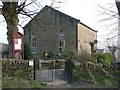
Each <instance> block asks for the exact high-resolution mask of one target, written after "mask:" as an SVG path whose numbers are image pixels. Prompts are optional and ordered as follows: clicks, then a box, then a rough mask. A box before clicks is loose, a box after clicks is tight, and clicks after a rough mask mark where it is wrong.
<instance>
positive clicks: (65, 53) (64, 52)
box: [62, 49, 74, 59]
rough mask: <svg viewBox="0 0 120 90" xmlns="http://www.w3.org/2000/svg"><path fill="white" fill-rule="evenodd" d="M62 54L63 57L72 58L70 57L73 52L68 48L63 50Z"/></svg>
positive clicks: (72, 55)
mask: <svg viewBox="0 0 120 90" xmlns="http://www.w3.org/2000/svg"><path fill="white" fill-rule="evenodd" d="M62 55H63V58H64V59H72V58H74V54H73V52H72V51H71V50H69V49H66V50H64V51H63V52H62Z"/></svg>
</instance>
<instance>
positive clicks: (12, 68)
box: [2, 60, 34, 79]
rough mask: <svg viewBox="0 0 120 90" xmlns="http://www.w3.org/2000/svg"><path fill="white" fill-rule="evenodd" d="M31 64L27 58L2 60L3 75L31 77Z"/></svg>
mask: <svg viewBox="0 0 120 90" xmlns="http://www.w3.org/2000/svg"><path fill="white" fill-rule="evenodd" d="M33 72H34V71H33V66H30V65H29V61H28V60H2V76H3V77H11V76H13V77H14V76H17V77H24V78H27V79H33V75H34V73H33Z"/></svg>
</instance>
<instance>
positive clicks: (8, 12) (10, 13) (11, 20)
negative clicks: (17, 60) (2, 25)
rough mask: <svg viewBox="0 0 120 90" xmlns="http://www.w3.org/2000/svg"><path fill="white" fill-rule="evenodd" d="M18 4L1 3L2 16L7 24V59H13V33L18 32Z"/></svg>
mask: <svg viewBox="0 0 120 90" xmlns="http://www.w3.org/2000/svg"><path fill="white" fill-rule="evenodd" d="M17 6H18V2H3V8H2V15H3V16H4V18H5V21H6V24H7V40H8V44H9V56H8V57H9V58H13V53H12V50H13V40H12V34H13V32H16V31H18V27H17V25H18V22H19V21H18V13H17Z"/></svg>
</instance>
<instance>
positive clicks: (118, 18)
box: [98, 0, 120, 59]
mask: <svg viewBox="0 0 120 90" xmlns="http://www.w3.org/2000/svg"><path fill="white" fill-rule="evenodd" d="M98 6H99V7H100V8H101V10H102V11H99V12H100V13H101V15H106V17H105V18H104V19H101V20H100V22H101V21H102V22H103V21H105V22H108V23H107V25H106V24H105V28H106V30H109V33H108V34H107V36H109V40H110V38H111V39H113V38H112V37H114V36H113V35H114V34H115V32H117V33H116V35H115V36H117V37H118V38H117V39H116V41H117V45H116V46H115V45H112V46H110V45H108V44H107V46H108V48H109V50H110V52H111V53H112V55H113V56H114V59H116V58H115V55H114V54H115V52H116V51H117V54H118V55H117V59H120V48H119V47H120V1H119V0H115V2H114V3H110V4H109V7H108V8H106V7H103V6H100V5H98ZM116 7H117V10H118V12H117V11H115V9H113V10H112V9H111V8H116ZM109 22H110V23H109ZM113 33H114V34H113ZM106 41H108V40H106ZM114 44H115V43H114Z"/></svg>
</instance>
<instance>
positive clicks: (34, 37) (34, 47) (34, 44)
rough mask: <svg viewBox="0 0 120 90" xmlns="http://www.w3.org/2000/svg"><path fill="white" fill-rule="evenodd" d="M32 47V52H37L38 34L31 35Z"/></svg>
mask: <svg viewBox="0 0 120 90" xmlns="http://www.w3.org/2000/svg"><path fill="white" fill-rule="evenodd" d="M31 39H32V40H31V49H32V53H36V46H37V44H36V36H31Z"/></svg>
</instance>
